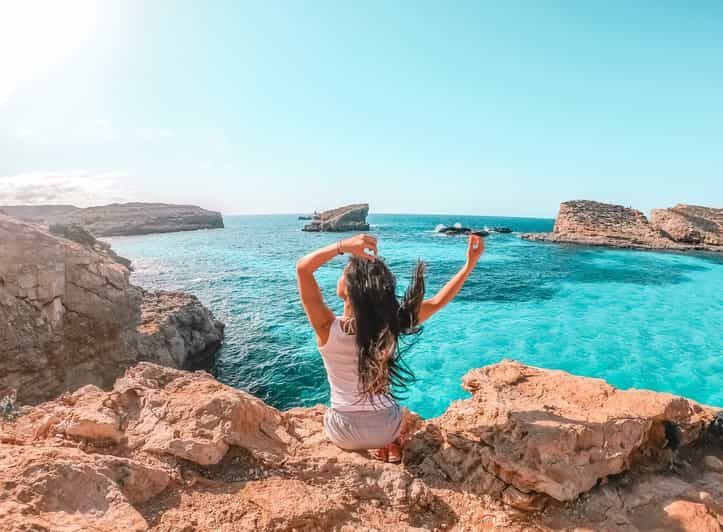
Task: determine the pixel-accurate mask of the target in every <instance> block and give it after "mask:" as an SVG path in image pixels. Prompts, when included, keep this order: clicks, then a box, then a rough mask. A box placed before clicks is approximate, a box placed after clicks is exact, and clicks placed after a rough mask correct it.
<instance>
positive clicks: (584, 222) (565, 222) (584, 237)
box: [522, 200, 723, 252]
mask: <svg viewBox="0 0 723 532" xmlns="http://www.w3.org/2000/svg"><path fill="white" fill-rule="evenodd" d="M522 238H524V239H527V240H538V241H544V242H557V243H564V244H583V245H588V246H606V247H614V248H631V249H648V250H667V251H713V252H723V209H713V208H709V207H699V206H695V205H676V206H675V207H672V208H670V209H653V211H652V214H651V220H650V221H648V219H647V218H646V217H645V215H644V214H643V213H642V212H640V211H638V210H635V209H632V208H630V207H623V206H622V205H612V204H608V203H600V202H597V201H588V200H575V201H566V202H563V203H562V204H560V210H559V212H558V215H557V218H556V220H555V227H554V229H553V231H552V232H551V233H525V234H523V235H522Z"/></svg>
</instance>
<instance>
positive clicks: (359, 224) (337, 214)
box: [303, 203, 369, 232]
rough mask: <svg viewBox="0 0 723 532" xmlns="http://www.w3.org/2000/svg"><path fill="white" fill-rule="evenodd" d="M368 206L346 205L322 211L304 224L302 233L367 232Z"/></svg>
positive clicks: (362, 204) (360, 204)
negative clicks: (308, 222)
mask: <svg viewBox="0 0 723 532" xmlns="http://www.w3.org/2000/svg"><path fill="white" fill-rule="evenodd" d="M368 214H369V204H368V203H359V204H355V205H346V206H344V207H339V208H337V209H332V210H329V211H324V212H322V213H321V214H319V215H318V217H315V218H314V220H313V221H312V222H311V223H310V224H306V225H305V226H304V228H303V230H304V231H312V232H316V231H368V230H369V224H368V223H367V215H368Z"/></svg>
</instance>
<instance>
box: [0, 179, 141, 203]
mask: <svg viewBox="0 0 723 532" xmlns="http://www.w3.org/2000/svg"><path fill="white" fill-rule="evenodd" d="M123 178H124V174H122V173H118V172H99V173H93V172H87V171H83V170H75V171H72V172H27V173H23V174H16V175H11V176H0V205H39V204H44V203H62V204H72V205H76V206H78V207H87V206H91V205H101V204H105V203H112V202H119V201H128V200H130V199H131V198H130V197H129V195H128V190H127V188H126V187H124V186H123V181H124V179H123Z"/></svg>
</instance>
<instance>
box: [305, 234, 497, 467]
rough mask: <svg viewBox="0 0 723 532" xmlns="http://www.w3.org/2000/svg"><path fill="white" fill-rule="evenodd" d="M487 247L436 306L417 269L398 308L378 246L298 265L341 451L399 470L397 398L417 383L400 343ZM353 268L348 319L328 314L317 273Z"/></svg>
mask: <svg viewBox="0 0 723 532" xmlns="http://www.w3.org/2000/svg"><path fill="white" fill-rule="evenodd" d="M483 251H484V241H483V240H482V239H481V238H480V237H479V236H474V235H472V236H470V238H469V243H468V247H467V261H466V263H465V264H464V266H463V267H462V268H461V269H460V270H459V272H457V274H456V275H455V276H454V277H452V279H451V280H450V281H449V282H448V283H447V284H446V285H445V286H444V287H443V288H442V289H441V290H440V291H439V292H438V293H437V294H436V295H435V296H434V297H432V298H430V299H426V300H425V299H424V267H425V266H424V263H422V262H419V263H417V266H416V269H415V271H414V275H413V277H412V282H411V283H410V285H409V288H408V289H407V291H406V293H405V294H404V297H403V298H402V299H401V301H399V300H397V296H396V280H395V278H394V275H393V274H392V272H391V271H390V270H389V268H388V267H387V265H386V264H385V263H384V261H383V260H382V259H380V258H378V257H377V239H376V238H375V237H373V236H370V235H357V236H354V237H351V238H347V239H345V240H340V241H339V242H337V243H335V244H331V245H328V246H326V247H323V248H321V249H317V250H316V251H314V252H312V253H309V254H308V255H306V256H305V257H302V258H301V259H300V260H299V261H298V262H297V264H296V273H297V280H298V283H299V293H300V294H301V302H302V304H303V305H304V310H305V311H306V315H307V317H308V318H309V321H310V322H311V326H312V327H313V328H314V331H315V332H316V342H317V345H318V346H319V351H320V352H321V355H322V358H323V361H324V367H325V368H326V372H327V377H328V379H329V386H330V387H331V408H329V409H328V410H327V411H326V414H325V415H324V429H325V431H326V434H327V436H328V437H329V439H330V440H331V441H332V442H333V443H335V444H336V445H337V446H339V447H341V448H342V449H348V450H364V449H374V450H375V452H374V453H373V454H374V455H375V456H376V457H377V458H379V459H381V460H387V459H388V460H389V461H390V462H399V461H400V460H401V446H400V442H399V440H398V438H399V435H400V432H401V427H402V412H401V410H400V408H399V406H398V404H397V402H396V399H397V391H398V390H403V389H405V387H406V386H407V384H408V382H409V381H410V380H411V379H413V378H414V376H413V374H412V373H411V371H410V370H409V369H408V368H407V366H406V365H405V364H404V362H403V361H402V358H401V353H400V348H399V338H400V336H402V335H408V334H415V333H418V332H420V328H419V326H420V325H421V324H422V323H424V322H425V321H426V320H428V319H429V318H430V317H431V316H432V315H433V314H434V313H436V312H437V311H439V310H440V309H441V308H442V307H444V306H445V305H446V304H447V303H449V302H450V301H451V300H452V299H453V298H454V297H455V296H456V295H457V293H458V292H459V290H460V289H461V288H462V285H463V284H464V282H465V281H466V280H467V277H469V274H470V273H471V272H472V270H473V269H474V267H475V265H476V264H477V261H478V260H479V258H480V256H481V255H482V252H483ZM344 253H349V254H351V256H350V257H349V261H348V263H347V264H346V266H345V267H344V271H343V272H342V274H341V276H340V277H339V281H338V282H337V287H336V293H337V295H338V296H339V297H340V298H341V299H342V300H343V301H344V314H343V316H340V317H337V316H334V314H333V312H332V311H331V310H330V309H329V307H327V306H326V304H325V303H324V299H323V297H322V295H321V291H320V290H319V285H318V284H317V283H316V279H315V278H314V272H315V271H316V270H317V269H318V268H319V267H320V266H322V265H323V264H325V263H327V262H329V261H330V260H331V259H333V258H334V257H335V256H337V255H343V254H344Z"/></svg>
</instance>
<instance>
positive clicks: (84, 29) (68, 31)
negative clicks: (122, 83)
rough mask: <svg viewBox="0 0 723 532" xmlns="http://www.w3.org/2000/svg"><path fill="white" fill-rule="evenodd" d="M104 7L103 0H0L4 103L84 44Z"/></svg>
mask: <svg viewBox="0 0 723 532" xmlns="http://www.w3.org/2000/svg"><path fill="white" fill-rule="evenodd" d="M102 7H103V2H101V1H99V0H64V1H58V0H0V105H2V104H3V103H5V102H6V101H7V100H8V99H9V98H10V97H11V95H12V94H13V93H14V92H15V91H17V90H18V89H19V88H20V87H21V86H22V85H24V84H26V83H32V82H33V81H34V80H36V79H37V78H38V77H40V76H42V75H43V74H46V73H48V72H50V71H52V70H53V69H54V68H57V67H59V66H62V65H63V64H64V63H65V62H66V61H67V60H68V59H69V58H71V57H73V56H74V55H75V54H77V53H78V52H79V51H80V50H81V49H82V48H83V47H84V46H86V45H87V44H88V43H89V42H90V40H91V37H93V35H94V34H95V32H96V30H97V28H98V25H99V24H98V23H99V19H100V15H101V11H102Z"/></svg>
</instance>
